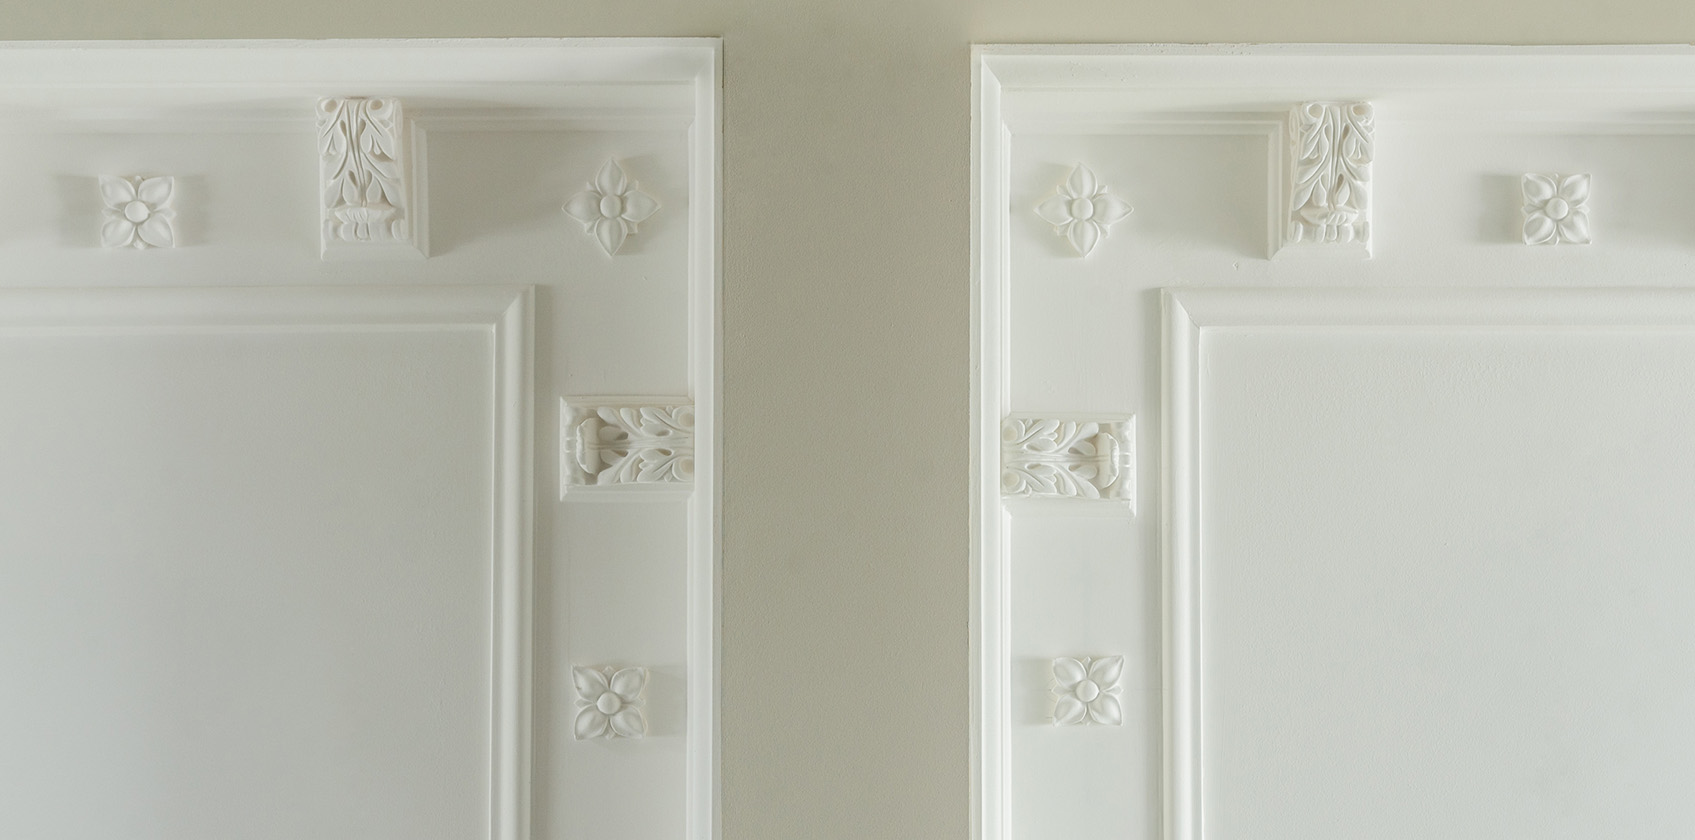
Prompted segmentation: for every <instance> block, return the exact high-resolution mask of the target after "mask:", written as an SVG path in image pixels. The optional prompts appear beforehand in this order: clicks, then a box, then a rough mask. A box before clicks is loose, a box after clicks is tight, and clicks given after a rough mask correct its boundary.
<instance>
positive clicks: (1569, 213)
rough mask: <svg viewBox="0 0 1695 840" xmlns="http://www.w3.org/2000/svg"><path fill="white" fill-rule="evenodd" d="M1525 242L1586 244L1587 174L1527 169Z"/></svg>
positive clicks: (1523, 184) (1524, 182)
mask: <svg viewBox="0 0 1695 840" xmlns="http://www.w3.org/2000/svg"><path fill="white" fill-rule="evenodd" d="M1521 184H1522V187H1523V191H1524V244H1526V245H1588V244H1589V175H1588V173H1584V174H1582V175H1544V174H1539V173H1535V172H1526V173H1525V174H1524V180H1523V181H1522V182H1521Z"/></svg>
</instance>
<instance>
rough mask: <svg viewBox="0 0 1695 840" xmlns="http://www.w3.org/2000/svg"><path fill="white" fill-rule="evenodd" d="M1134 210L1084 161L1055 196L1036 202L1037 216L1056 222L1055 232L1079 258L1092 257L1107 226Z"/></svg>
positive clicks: (1054, 224)
mask: <svg viewBox="0 0 1695 840" xmlns="http://www.w3.org/2000/svg"><path fill="white" fill-rule="evenodd" d="M1131 212H1132V208H1131V207H1130V205H1129V203H1127V202H1125V201H1124V199H1122V198H1119V197H1118V196H1116V195H1112V194H1111V193H1110V192H1108V190H1107V186H1106V185H1105V184H1102V183H1101V182H1100V180H1099V179H1097V178H1096V177H1095V173H1094V172H1091V171H1090V170H1089V167H1087V166H1084V165H1083V164H1081V163H1079V164H1077V168H1075V169H1073V170H1071V175H1070V177H1068V178H1066V179H1065V182H1064V183H1062V184H1060V185H1059V186H1057V187H1054V194H1053V195H1051V196H1049V197H1047V198H1046V199H1044V200H1043V201H1042V203H1041V204H1038V205H1036V215H1038V216H1041V217H1042V220H1043V221H1045V222H1047V223H1048V224H1050V225H1053V232H1054V233H1055V234H1058V235H1060V236H1063V237H1065V241H1067V242H1069V243H1071V249H1072V250H1074V251H1076V252H1077V256H1079V257H1086V256H1088V255H1089V252H1090V251H1093V250H1094V249H1095V245H1096V244H1097V243H1099V242H1100V241H1101V239H1102V237H1105V236H1106V234H1107V229H1108V228H1111V227H1112V226H1113V225H1114V224H1117V223H1118V222H1120V221H1123V219H1124V217H1125V216H1128V215H1130V213H1131Z"/></svg>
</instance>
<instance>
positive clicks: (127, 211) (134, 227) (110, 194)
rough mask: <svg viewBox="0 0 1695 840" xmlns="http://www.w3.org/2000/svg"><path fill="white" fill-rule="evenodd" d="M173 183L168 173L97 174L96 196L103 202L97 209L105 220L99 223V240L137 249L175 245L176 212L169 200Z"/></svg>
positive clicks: (174, 185)
mask: <svg viewBox="0 0 1695 840" xmlns="http://www.w3.org/2000/svg"><path fill="white" fill-rule="evenodd" d="M176 184H177V182H176V179H175V178H172V177H170V176H169V175H162V176H159V177H155V178H144V177H141V176H130V177H119V176H112V175H103V176H101V178H100V199H101V201H102V202H103V203H104V204H105V205H106V206H105V209H104V210H102V211H101V215H102V216H103V217H104V218H105V221H104V222H102V223H101V225H100V244H101V245H102V246H104V247H106V248H135V249H137V250H146V249H148V248H175V247H176V245H177V232H176V226H175V220H176V216H177V213H176V210H175V209H173V208H172V207H171V201H172V200H173V199H174V198H175V197H176Z"/></svg>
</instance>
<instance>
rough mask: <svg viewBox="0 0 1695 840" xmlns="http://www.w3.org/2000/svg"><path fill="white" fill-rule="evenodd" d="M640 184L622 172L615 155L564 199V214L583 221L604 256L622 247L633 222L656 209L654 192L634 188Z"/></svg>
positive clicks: (640, 220)
mask: <svg viewBox="0 0 1695 840" xmlns="http://www.w3.org/2000/svg"><path fill="white" fill-rule="evenodd" d="M639 186H640V184H638V183H637V182H636V181H633V180H631V179H630V176H629V175H626V174H625V173H624V167H622V166H619V165H618V160H617V159H616V158H614V159H612V160H608V161H607V162H606V163H605V165H603V166H601V167H600V171H599V172H596V173H595V176H594V180H593V181H591V182H589V185H588V189H585V190H583V191H582V192H579V193H577V194H576V195H573V196H571V198H570V200H568V201H566V202H565V215H567V216H570V217H571V218H573V219H576V220H577V221H579V222H582V223H583V232H584V233H587V234H588V235H590V236H592V237H594V240H595V241H596V242H599V243H600V249H601V250H602V251H605V252H606V255H607V256H609V257H610V256H613V255H615V254H617V253H618V251H619V249H621V248H623V247H624V241H625V240H626V239H628V238H629V236H630V234H632V233H635V232H636V226H637V225H638V224H639V223H641V222H645V221H647V220H648V219H649V218H651V217H652V216H653V214H654V213H656V212H658V211H659V202H658V201H655V200H654V198H653V196H650V195H648V194H647V193H644V192H642V191H641V190H639V189H637V187H639Z"/></svg>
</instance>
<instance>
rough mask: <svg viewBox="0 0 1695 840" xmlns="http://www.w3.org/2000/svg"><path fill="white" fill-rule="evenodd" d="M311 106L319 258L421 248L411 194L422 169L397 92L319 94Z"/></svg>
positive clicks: (418, 253)
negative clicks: (315, 147)
mask: <svg viewBox="0 0 1695 840" xmlns="http://www.w3.org/2000/svg"><path fill="white" fill-rule="evenodd" d="M315 114H316V116H317V121H318V199H319V219H318V227H319V231H318V233H319V237H320V244H319V252H320V253H321V255H322V256H323V258H324V259H326V260H340V259H364V258H371V257H377V258H392V257H401V258H410V257H422V256H426V255H427V254H428V248H427V245H426V243H425V242H424V241H423V238H422V236H421V235H420V234H421V232H422V231H423V230H424V227H423V226H422V225H421V224H419V219H420V217H421V216H422V215H423V209H422V208H421V206H420V203H419V201H418V199H417V196H418V195H419V194H420V193H421V192H423V189H424V187H423V179H424V176H425V172H426V170H425V169H424V167H422V166H420V165H418V161H417V160H416V154H415V152H414V147H415V146H417V145H419V144H417V143H416V142H414V140H413V131H412V125H411V123H410V122H409V121H408V120H407V118H406V109H405V107H404V105H403V104H402V103H401V101H400V99H399V98H397V97H392V96H333V97H325V98H323V99H319V100H318V106H317V110H316V111H315Z"/></svg>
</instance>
